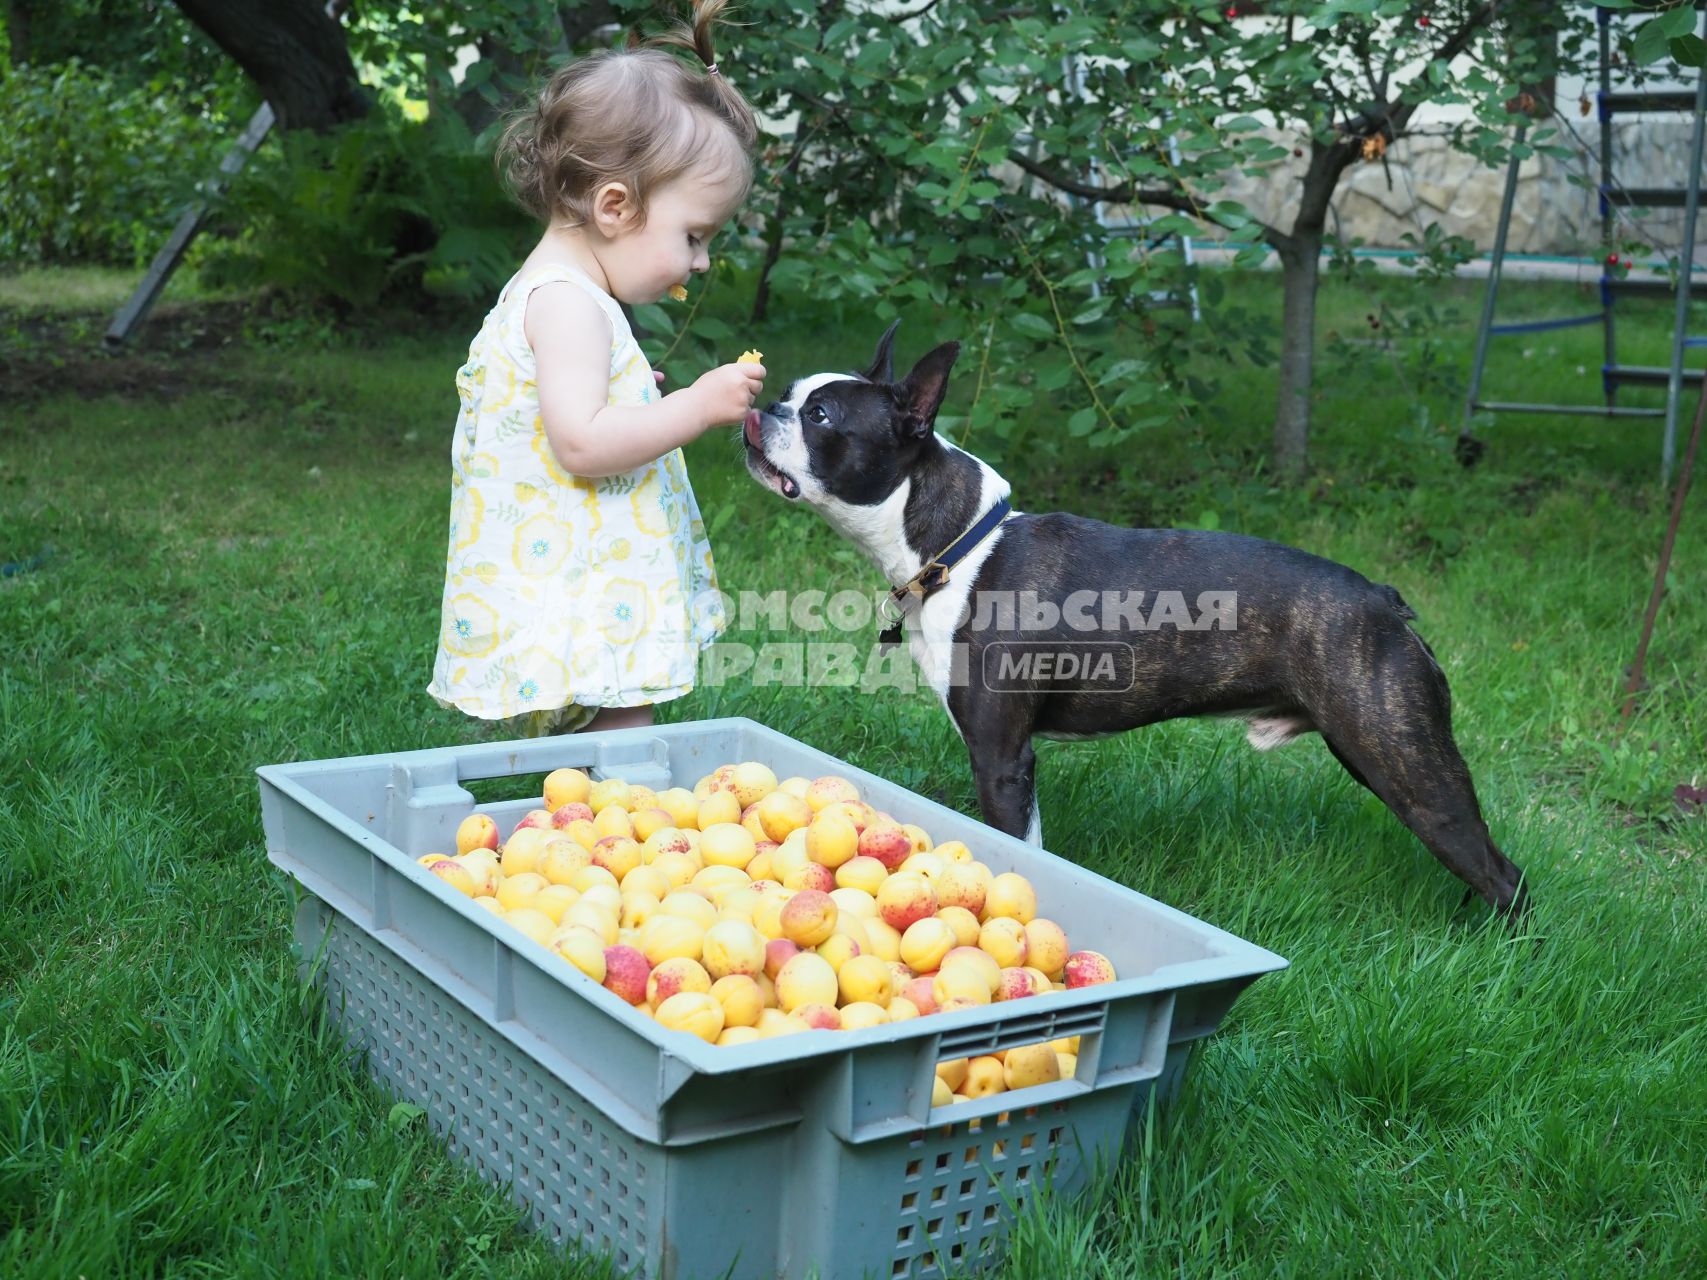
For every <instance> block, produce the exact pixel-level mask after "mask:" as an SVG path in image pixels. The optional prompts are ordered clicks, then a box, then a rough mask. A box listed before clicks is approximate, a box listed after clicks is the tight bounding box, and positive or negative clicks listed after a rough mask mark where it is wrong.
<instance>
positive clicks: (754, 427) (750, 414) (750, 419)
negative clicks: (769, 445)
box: [743, 409, 759, 449]
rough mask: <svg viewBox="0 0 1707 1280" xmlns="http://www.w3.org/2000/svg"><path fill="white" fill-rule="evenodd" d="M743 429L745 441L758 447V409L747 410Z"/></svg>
mask: <svg viewBox="0 0 1707 1280" xmlns="http://www.w3.org/2000/svg"><path fill="white" fill-rule="evenodd" d="M743 429H744V431H745V434H746V437H747V443H748V444H750V445H752V446H753V448H755V449H757V448H758V447H759V411H758V410H757V409H748V410H747V420H746V422H745V423H744V424H743Z"/></svg>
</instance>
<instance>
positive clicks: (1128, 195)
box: [1008, 150, 1291, 249]
mask: <svg viewBox="0 0 1707 1280" xmlns="http://www.w3.org/2000/svg"><path fill="white" fill-rule="evenodd" d="M1008 159H1009V160H1011V161H1013V162H1014V163H1015V164H1017V165H1018V166H1019V167H1020V168H1021V169H1024V170H1025V171H1026V172H1027V173H1029V174H1030V175H1031V176H1032V177H1034V178H1038V179H1040V180H1042V181H1044V182H1047V183H1048V184H1049V185H1050V186H1052V187H1054V188H1055V189H1056V190H1057V191H1065V192H1066V193H1067V194H1068V195H1072V196H1078V197H1079V198H1080V199H1081V200H1092V201H1095V202H1097V203H1099V204H1148V205H1154V206H1156V207H1157V208H1160V209H1172V210H1174V211H1175V212H1176V213H1185V214H1190V215H1191V216H1192V217H1194V218H1197V219H1198V220H1200V221H1202V222H1210V221H1211V219H1210V217H1209V215H1208V214H1207V213H1205V212H1204V209H1203V205H1202V204H1201V203H1199V201H1198V200H1197V198H1196V197H1195V196H1193V195H1192V194H1191V193H1190V192H1189V191H1186V190H1184V189H1183V188H1180V187H1139V186H1136V185H1134V184H1133V183H1130V182H1127V183H1123V184H1122V185H1120V186H1118V187H1099V186H1096V185H1094V184H1092V183H1089V182H1080V181H1079V180H1078V179H1077V178H1072V177H1069V176H1068V175H1066V174H1064V173H1060V172H1058V171H1057V170H1054V169H1051V168H1050V167H1049V166H1048V165H1044V164H1039V163H1038V162H1037V161H1035V160H1033V159H1032V158H1031V157H1030V156H1028V155H1026V154H1025V153H1024V152H1023V151H1018V150H1013V151H1009V152H1008ZM1260 225H1261V226H1262V231H1263V239H1264V240H1265V241H1267V242H1268V243H1269V244H1271V245H1273V246H1274V247H1275V248H1276V249H1279V248H1282V247H1283V245H1284V244H1287V243H1290V241H1291V237H1290V236H1289V235H1287V233H1286V232H1284V231H1282V230H1280V229H1279V228H1278V227H1271V226H1270V225H1269V224H1268V223H1266V222H1264V223H1261V224H1260Z"/></svg>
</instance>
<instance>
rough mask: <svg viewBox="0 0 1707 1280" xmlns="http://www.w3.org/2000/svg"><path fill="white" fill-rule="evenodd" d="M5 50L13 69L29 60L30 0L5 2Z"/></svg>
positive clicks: (9, 0)
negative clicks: (7, 52) (7, 51)
mask: <svg viewBox="0 0 1707 1280" xmlns="http://www.w3.org/2000/svg"><path fill="white" fill-rule="evenodd" d="M6 48H7V49H8V50H9V52H10V57H11V59H12V65H13V66H14V67H21V66H23V65H24V64H25V63H26V62H28V61H29V60H30V0H7V2H6Z"/></svg>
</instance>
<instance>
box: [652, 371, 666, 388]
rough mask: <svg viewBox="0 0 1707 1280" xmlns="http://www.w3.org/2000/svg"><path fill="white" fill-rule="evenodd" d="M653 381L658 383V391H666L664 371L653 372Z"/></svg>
mask: <svg viewBox="0 0 1707 1280" xmlns="http://www.w3.org/2000/svg"><path fill="white" fill-rule="evenodd" d="M652 381H653V382H656V383H657V384H658V390H660V391H662V390H663V389H664V371H663V370H662V369H654V370H652Z"/></svg>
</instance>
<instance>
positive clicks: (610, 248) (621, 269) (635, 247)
mask: <svg viewBox="0 0 1707 1280" xmlns="http://www.w3.org/2000/svg"><path fill="white" fill-rule="evenodd" d="M741 193H742V183H741V182H740V181H739V180H738V179H737V178H734V177H730V176H727V175H711V174H705V173H701V172H696V171H694V170H690V171H688V172H687V173H685V174H683V175H682V176H681V177H679V178H677V179H675V180H674V181H671V182H667V183H665V184H664V185H662V186H660V187H659V188H658V189H657V190H655V191H653V192H652V194H651V199H650V200H649V201H648V202H647V209H646V221H645V223H644V225H642V226H639V227H634V226H633V222H634V219H633V216H632V214H631V213H630V214H629V216H628V217H627V218H625V219H623V220H622V221H621V223H619V227H618V228H613V231H614V234H611V235H609V236H607V237H606V238H605V240H604V243H603V244H602V245H601V246H600V250H599V255H598V256H599V263H600V265H601V266H603V267H604V269H605V276H606V278H607V279H608V280H609V281H610V286H611V295H612V296H613V297H615V298H618V299H620V300H621V301H623V302H627V303H631V304H638V303H646V302H656V301H658V300H659V299H660V298H662V297H663V296H664V295H665V294H667V293H668V292H669V291H670V288H671V286H672V285H678V284H686V283H687V280H688V277H689V276H690V275H693V274H695V273H697V272H701V271H704V270H706V269H707V268H708V267H710V266H711V258H710V255H709V253H708V249H709V246H710V244H711V240H712V237H714V236H715V235H716V234H717V233H718V231H719V230H720V229H721V228H722V226H723V224H724V223H725V222H727V221H728V220H729V219H730V217H732V216H733V215H734V212H735V207H736V205H737V202H738V201H739V200H740V197H741ZM601 211H602V210H601Z"/></svg>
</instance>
